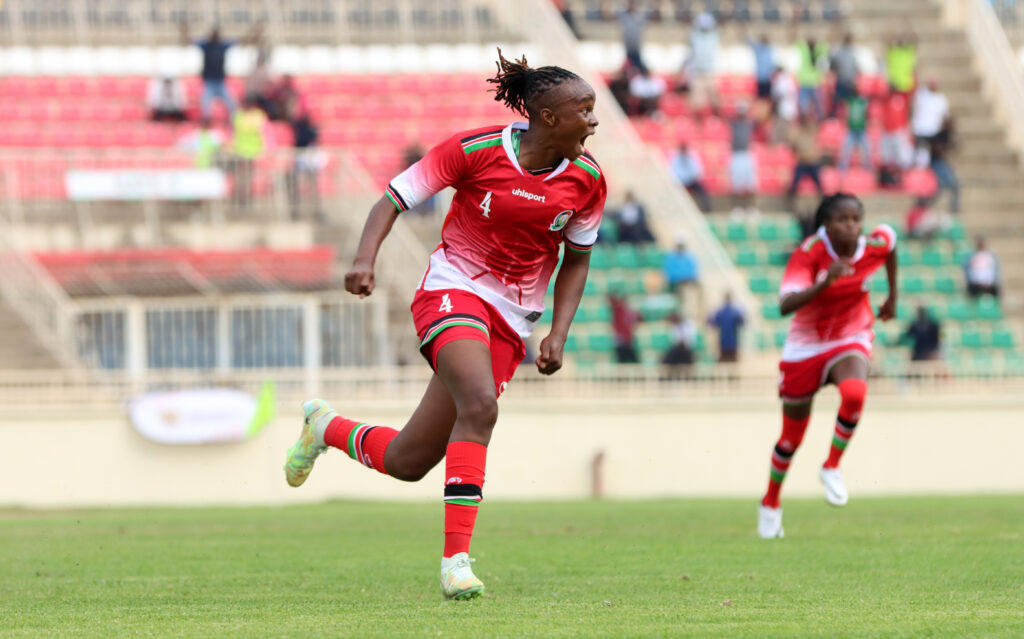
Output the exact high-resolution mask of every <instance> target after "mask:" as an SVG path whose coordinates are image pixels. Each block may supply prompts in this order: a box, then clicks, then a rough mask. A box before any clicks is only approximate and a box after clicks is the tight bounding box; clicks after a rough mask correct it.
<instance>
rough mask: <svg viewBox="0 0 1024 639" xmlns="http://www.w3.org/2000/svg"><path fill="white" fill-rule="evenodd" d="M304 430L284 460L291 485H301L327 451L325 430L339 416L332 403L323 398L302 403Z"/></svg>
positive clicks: (285, 474)
mask: <svg viewBox="0 0 1024 639" xmlns="http://www.w3.org/2000/svg"><path fill="white" fill-rule="evenodd" d="M302 414H303V420H302V432H301V433H300V434H299V439H298V440H297V441H296V442H295V443H294V444H292V447H291V448H289V449H288V454H287V456H286V457H285V462H284V477H285V480H286V481H287V482H288V485H289V486H296V487H297V486H301V485H302V484H303V483H304V482H305V481H306V478H307V477H309V473H310V471H312V470H313V462H315V461H316V458H317V457H319V456H320V455H322V454H324V453H325V452H327V445H326V444H325V443H324V431H325V430H326V429H327V425H328V424H330V423H331V420H332V419H334V418H335V417H337V416H338V414H337V413H335V412H334V410H333V409H332V408H331V406H330V404H328V403H327V402H325V401H324V400H322V399H311V400H309V401H308V402H306V403H305V404H303V405H302Z"/></svg>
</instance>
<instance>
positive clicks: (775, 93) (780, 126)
mask: <svg viewBox="0 0 1024 639" xmlns="http://www.w3.org/2000/svg"><path fill="white" fill-rule="evenodd" d="M797 96H798V93H797V87H796V80H795V79H794V78H793V77H792V76H791V75H790V74H789V73H787V72H786V70H785V69H783V68H782V67H775V72H774V73H773V74H772V85H771V98H772V111H773V112H774V115H775V118H774V123H773V127H772V139H773V141H774V142H775V143H776V144H779V143H781V142H785V141H786V140H788V139H789V128H790V126H791V125H792V124H793V122H795V121H796V118H797V116H798V115H800V106H799V101H798V97H797Z"/></svg>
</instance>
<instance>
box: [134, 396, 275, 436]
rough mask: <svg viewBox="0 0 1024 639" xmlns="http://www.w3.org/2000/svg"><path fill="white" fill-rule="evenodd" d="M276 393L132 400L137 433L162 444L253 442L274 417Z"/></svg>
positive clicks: (143, 397)
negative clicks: (255, 396)
mask: <svg viewBox="0 0 1024 639" xmlns="http://www.w3.org/2000/svg"><path fill="white" fill-rule="evenodd" d="M274 401H275V400H274V389H273V386H272V385H270V384H267V385H265V386H264V387H263V390H261V391H260V396H259V399H256V398H254V397H253V396H252V395H249V394H248V393H244V392H242V391H238V390H233V389H226V388H204V389H195V390H178V391H166V392H155V393H144V394H142V395H139V396H138V397H135V398H134V399H132V401H131V403H130V405H129V414H130V416H131V421H132V425H133V426H134V427H135V430H137V431H139V433H140V434H141V435H142V436H143V437H145V438H146V439H149V440H151V441H154V442H157V443H159V444H173V445H181V444H210V443H223V442H238V441H244V440H246V439H250V438H252V437H253V436H254V435H256V433H258V432H259V431H260V430H261V429H262V428H263V427H264V426H265V425H266V424H267V423H268V422H269V421H270V420H271V419H273V416H274Z"/></svg>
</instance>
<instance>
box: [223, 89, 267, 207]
mask: <svg viewBox="0 0 1024 639" xmlns="http://www.w3.org/2000/svg"><path fill="white" fill-rule="evenodd" d="M232 124H233V125H234V130H235V131H234V141H233V149H234V154H235V188H234V193H235V201H236V202H237V203H239V204H246V203H248V202H249V200H250V199H251V198H252V182H253V169H254V164H255V161H256V160H258V159H259V158H260V157H262V156H263V152H264V151H265V150H266V143H267V137H266V135H265V131H264V129H265V128H266V124H267V114H266V113H264V112H263V109H261V108H260V106H259V103H258V102H257V100H256V96H253V95H249V96H246V98H245V102H244V104H243V106H242V108H241V109H239V110H238V111H237V112H236V113H235V115H234V118H233V120H232Z"/></svg>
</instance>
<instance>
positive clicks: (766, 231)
mask: <svg viewBox="0 0 1024 639" xmlns="http://www.w3.org/2000/svg"><path fill="white" fill-rule="evenodd" d="M780 236H781V234H780V233H779V227H778V226H776V225H775V222H774V221H772V220H761V221H760V222H758V224H757V239H759V240H761V241H763V242H774V241H776V240H778V239H779V237H780Z"/></svg>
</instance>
